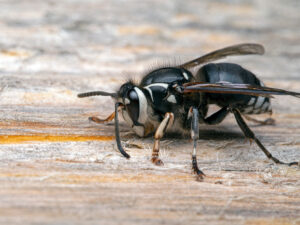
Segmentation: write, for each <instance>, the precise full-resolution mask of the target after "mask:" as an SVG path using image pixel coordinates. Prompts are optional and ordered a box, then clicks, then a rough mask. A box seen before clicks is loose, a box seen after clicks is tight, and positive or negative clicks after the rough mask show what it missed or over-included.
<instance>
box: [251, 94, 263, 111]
mask: <svg viewBox="0 0 300 225" xmlns="http://www.w3.org/2000/svg"><path fill="white" fill-rule="evenodd" d="M264 101H265V97H261V96H259V97H258V98H257V100H256V103H255V106H254V108H255V109H258V108H260V107H261V106H262V104H263V103H264Z"/></svg>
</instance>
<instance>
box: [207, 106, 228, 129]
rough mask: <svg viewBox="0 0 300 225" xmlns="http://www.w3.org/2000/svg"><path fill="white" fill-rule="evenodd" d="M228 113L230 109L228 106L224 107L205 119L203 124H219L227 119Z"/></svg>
mask: <svg viewBox="0 0 300 225" xmlns="http://www.w3.org/2000/svg"><path fill="white" fill-rule="evenodd" d="M228 113H229V110H228V107H227V106H226V107H223V108H222V109H220V110H219V111H217V112H215V113H214V114H212V115H210V116H209V117H207V118H205V119H204V120H203V122H204V123H206V124H209V125H215V124H219V123H221V122H222V121H223V120H224V119H225V117H226V116H227V115H228Z"/></svg>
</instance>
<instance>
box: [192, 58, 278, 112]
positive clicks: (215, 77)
mask: <svg viewBox="0 0 300 225" xmlns="http://www.w3.org/2000/svg"><path fill="white" fill-rule="evenodd" d="M196 80H197V81H200V82H207V83H233V84H249V85H253V86H264V84H263V83H262V82H261V81H260V80H259V79H258V78H257V77H256V76H255V75H254V74H253V73H251V72H250V71H248V70H246V69H244V68H243V67H241V66H240V65H237V64H233V63H216V64H215V63H210V64H207V65H205V66H203V67H202V68H200V69H199V71H198V73H197V75H196ZM206 95H207V98H208V101H209V104H217V105H219V106H220V107H225V106H234V107H236V108H237V109H239V111H240V112H241V113H243V114H260V113H271V112H272V107H271V102H270V98H268V97H263V96H258V97H257V96H250V95H241V94H212V93H209V94H206Z"/></svg>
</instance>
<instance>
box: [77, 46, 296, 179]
mask: <svg viewBox="0 0 300 225" xmlns="http://www.w3.org/2000/svg"><path fill="white" fill-rule="evenodd" d="M263 53H264V48H263V46H261V45H259V44H248V43H246V44H239V45H233V46H230V47H226V48H223V49H219V50H217V51H214V52H211V53H209V54H206V55H204V56H201V57H199V58H196V59H194V60H191V61H189V62H186V63H184V64H182V65H178V66H174V67H164V68H159V69H156V70H154V71H152V72H150V73H148V74H147V75H146V76H145V77H144V78H143V79H142V80H141V82H140V83H139V84H135V83H133V82H127V83H125V84H123V85H122V86H121V87H120V90H119V91H118V92H116V93H108V92H103V91H95V92H88V93H82V94H79V95H78V97H80V98H82V97H88V96H95V95H102V96H110V97H112V98H113V99H114V100H115V111H114V112H113V113H112V114H111V115H110V116H109V117H108V118H107V119H105V120H101V119H99V118H97V117H90V120H92V121H94V122H96V123H104V122H108V121H111V120H113V119H114V120H115V135H116V142H117V146H118V149H119V151H120V152H121V153H122V154H123V155H124V156H125V157H126V158H130V156H129V155H128V154H127V153H126V152H125V150H124V148H123V147H122V145H121V141H120V134H119V119H118V113H119V112H120V113H121V114H122V116H123V118H124V120H125V121H126V122H127V123H128V125H129V126H131V127H132V128H133V130H134V131H135V133H136V134H137V135H138V136H140V137H145V136H147V135H149V134H151V133H154V138H155V140H154V146H153V151H152V157H151V161H152V162H153V163H154V164H156V165H162V164H163V162H162V161H161V160H160V159H159V144H160V139H161V138H162V137H163V135H164V133H165V132H167V131H170V130H172V129H173V130H175V131H178V130H184V131H190V132H191V138H192V140H193V151H192V167H193V170H194V172H195V173H196V174H197V176H198V177H199V178H200V179H202V178H203V176H204V173H203V172H202V171H201V170H200V169H199V168H198V165H197V159H196V149H197V139H198V138H199V123H202V124H207V125H212V124H219V123H221V122H222V121H223V120H224V119H225V117H226V116H227V115H228V114H229V113H233V114H234V117H235V119H236V121H237V124H238V126H239V127H240V129H241V130H242V132H243V133H244V135H245V136H246V138H248V139H250V140H254V141H255V142H256V143H257V145H258V146H259V148H260V149H261V150H262V151H263V152H264V153H265V155H266V156H267V157H268V158H269V159H271V160H273V161H274V162H275V163H279V164H287V165H298V163H297V162H291V163H284V162H282V161H280V160H278V159H277V158H275V157H274V156H272V154H271V153H270V152H269V151H268V150H267V149H266V148H265V147H264V146H263V144H262V143H261V142H260V141H259V140H258V139H257V138H256V136H255V134H254V133H253V132H252V131H251V130H250V128H249V127H248V125H247V124H246V122H245V120H244V119H243V116H244V117H245V118H246V119H250V118H251V117H249V116H247V114H261V113H268V112H269V113H270V112H272V108H271V103H270V97H272V95H291V96H294V97H298V98H299V97H300V93H296V92H291V91H285V90H281V89H276V88H269V87H265V86H264V84H263V83H262V82H261V81H260V80H259V79H258V78H257V77H256V76H255V75H254V74H253V73H252V72H250V71H248V70H246V69H244V68H243V67H241V66H239V65H237V64H232V63H209V62H211V61H213V60H218V59H221V58H224V57H226V56H232V55H249V54H259V55H262V54H263ZM206 63H209V64H206ZM201 64H206V65H204V66H202V67H201V68H200V69H199V70H198V71H197V73H196V74H195V75H193V74H192V72H191V71H190V70H189V69H191V68H193V67H197V66H199V65H201ZM211 104H216V105H218V106H219V107H220V110H218V111H217V112H215V113H213V114H212V115H210V116H207V112H208V107H209V106H210V105H211ZM258 122H261V123H268V122H270V121H265V122H263V121H258Z"/></svg>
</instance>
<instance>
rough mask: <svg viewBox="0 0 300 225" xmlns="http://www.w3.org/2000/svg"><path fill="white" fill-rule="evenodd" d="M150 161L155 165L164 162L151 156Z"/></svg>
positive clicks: (161, 164)
mask: <svg viewBox="0 0 300 225" xmlns="http://www.w3.org/2000/svg"><path fill="white" fill-rule="evenodd" d="M151 162H152V163H154V164H155V165H156V166H163V165H164V163H163V161H162V160H161V159H160V158H152V159H151Z"/></svg>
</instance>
